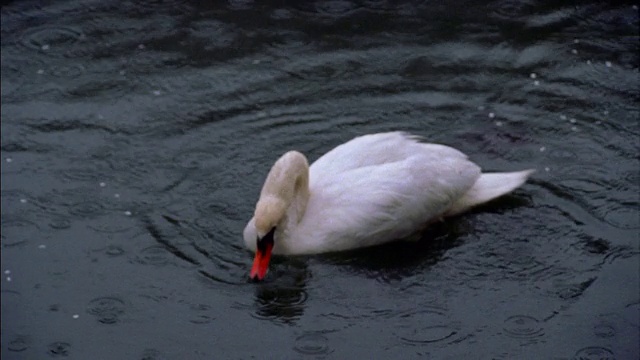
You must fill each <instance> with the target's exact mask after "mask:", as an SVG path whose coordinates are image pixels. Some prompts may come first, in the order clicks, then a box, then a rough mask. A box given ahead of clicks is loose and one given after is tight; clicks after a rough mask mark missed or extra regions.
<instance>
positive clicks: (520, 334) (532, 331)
mask: <svg viewBox="0 0 640 360" xmlns="http://www.w3.org/2000/svg"><path fill="white" fill-rule="evenodd" d="M504 324H505V325H504V331H505V332H506V334H507V335H508V336H510V337H515V338H524V339H530V338H534V337H537V336H541V335H542V334H543V331H542V326H540V323H539V321H538V320H537V319H536V318H534V317H532V316H527V315H515V316H511V317H509V318H507V320H505V321H504Z"/></svg>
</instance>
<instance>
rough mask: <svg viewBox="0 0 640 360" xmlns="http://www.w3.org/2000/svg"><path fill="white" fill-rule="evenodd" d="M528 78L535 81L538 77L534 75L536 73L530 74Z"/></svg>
mask: <svg viewBox="0 0 640 360" xmlns="http://www.w3.org/2000/svg"><path fill="white" fill-rule="evenodd" d="M529 77H530V78H532V79H535V78H537V77H538V75H536V73H531V75H529Z"/></svg>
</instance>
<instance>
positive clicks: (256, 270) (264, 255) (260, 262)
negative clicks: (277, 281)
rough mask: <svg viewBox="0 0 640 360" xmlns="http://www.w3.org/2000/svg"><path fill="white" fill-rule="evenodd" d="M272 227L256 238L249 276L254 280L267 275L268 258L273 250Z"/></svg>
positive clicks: (273, 230)
mask: <svg viewBox="0 0 640 360" xmlns="http://www.w3.org/2000/svg"><path fill="white" fill-rule="evenodd" d="M275 230H276V228H275V227H274V228H273V229H271V231H269V233H268V234H267V235H265V236H264V237H263V238H262V239H260V238H258V240H256V241H257V244H256V245H257V246H256V257H255V258H254V259H253V267H251V274H250V275H249V277H250V278H251V280H254V281H261V280H263V279H264V277H265V276H266V275H267V271H268V270H269V260H271V251H272V250H273V234H274V233H275Z"/></svg>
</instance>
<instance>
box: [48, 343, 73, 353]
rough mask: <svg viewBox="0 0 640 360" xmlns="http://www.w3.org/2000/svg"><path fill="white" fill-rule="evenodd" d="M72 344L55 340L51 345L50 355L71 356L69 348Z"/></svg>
mask: <svg viewBox="0 0 640 360" xmlns="http://www.w3.org/2000/svg"><path fill="white" fill-rule="evenodd" d="M70 347H71V345H70V344H69V343H66V342H60V341H58V342H54V343H53V344H50V345H49V355H51V356H69V348H70Z"/></svg>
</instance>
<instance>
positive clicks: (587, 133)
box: [0, 1, 640, 359]
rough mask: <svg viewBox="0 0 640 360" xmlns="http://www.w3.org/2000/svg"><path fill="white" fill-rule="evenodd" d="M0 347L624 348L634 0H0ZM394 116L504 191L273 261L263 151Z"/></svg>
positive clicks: (400, 354)
mask: <svg viewBox="0 0 640 360" xmlns="http://www.w3.org/2000/svg"><path fill="white" fill-rule="evenodd" d="M1 14H2V18H1V20H2V25H1V26H2V74H1V75H2V76H1V78H2V84H1V85H2V86H1V89H2V135H1V136H2V155H1V157H2V275H3V279H2V299H1V300H2V328H1V331H0V332H1V334H2V336H1V356H2V358H3V359H38V358H47V357H65V356H66V357H68V358H73V359H125V358H126V359H212V358H231V359H248V358H265V357H268V358H280V359H300V358H318V359H319V358H325V359H348V358H389V359H406V358H416V357H422V358H432V359H461V358H478V359H489V358H494V359H515V358H518V359H614V358H615V359H637V358H638V355H639V352H640V350H639V349H638V342H637V340H638V338H639V322H640V321H639V311H640V297H639V293H640V289H639V276H638V272H639V271H638V269H639V266H640V264H639V261H640V245H639V241H638V240H639V235H638V234H639V233H638V231H639V229H640V216H639V214H638V204H639V202H640V201H639V200H640V199H639V195H638V194H639V190H640V189H639V183H640V174H639V170H638V169H640V166H639V165H640V164H638V148H639V145H640V144H639V142H638V133H639V132H640V127H639V122H638V118H639V116H640V108H639V107H638V100H639V99H640V89H639V87H638V85H639V83H640V82H639V73H638V68H639V63H640V62H639V58H638V53H639V50H640V49H639V48H640V42H639V40H640V39H639V36H638V33H639V10H638V6H637V5H636V4H635V3H618V4H617V5H608V4H601V3H599V2H591V3H585V4H582V5H577V6H574V5H563V4H557V3H556V2H535V1H528V2H526V1H522V2H518V1H495V2H486V3H483V4H480V3H477V2H471V3H466V2H463V1H454V2H449V3H447V4H446V5H443V4H440V3H437V2H428V1H423V2H420V1H404V2H391V1H360V2H351V1H316V2H288V3H286V2H273V3H265V2H253V1H229V2H226V3H223V2H219V3H217V4H215V5H206V4H199V3H197V2H181V1H176V2H172V1H164V2H161V1H155V2H148V3H144V4H143V3H138V2H103V1H81V2H47V3H40V2H34V1H20V2H13V3H9V4H7V5H3V6H2V10H1ZM387 130H405V131H409V132H412V133H415V134H418V135H422V136H424V137H426V138H427V139H429V140H430V141H433V142H441V143H445V144H449V145H453V146H455V147H457V148H459V149H460V150H462V151H464V152H466V153H468V154H470V156H471V158H472V159H473V160H474V161H476V162H477V163H478V164H480V165H481V166H482V167H483V168H485V169H487V170H502V171H508V170H519V169H526V168H536V169H537V170H538V171H537V173H536V174H535V175H534V177H533V179H532V180H531V181H530V182H528V183H527V184H526V185H525V186H524V187H522V188H521V189H519V190H517V191H516V192H515V193H514V194H513V195H510V196H507V197H505V198H503V199H500V200H499V201H496V202H493V203H491V204H489V205H487V206H483V207H481V208H480V209H477V210H475V211H473V212H471V213H468V214H466V215H464V216H460V217H457V218H455V219H450V220H448V221H446V222H445V223H442V224H437V225H435V226H434V227H432V228H431V229H429V230H427V232H426V233H425V234H424V235H423V238H424V239H423V241H421V242H418V243H405V244H395V245H390V246H384V247H381V248H374V249H368V250H363V251H355V252H348V253H344V254H332V255H325V256H311V257H299V258H289V259H275V261H274V262H273V264H272V267H271V271H270V278H269V281H267V282H265V283H262V284H252V283H249V282H247V275H248V270H249V267H250V265H251V261H252V257H251V254H249V253H248V252H247V251H246V250H244V248H243V245H242V239H241V233H242V229H243V227H244V225H245V223H246V221H247V220H248V219H249V218H250V217H251V214H252V211H253V205H254V204H255V201H256V200H257V196H258V194H259V190H260V187H261V185H262V182H263V180H264V177H265V175H266V173H267V171H268V169H269V167H270V166H271V164H272V163H273V161H274V160H275V159H276V158H277V157H278V156H279V155H280V154H282V153H284V152H285V151H287V150H290V149H297V150H299V151H302V152H304V153H306V154H307V155H308V157H309V158H310V159H311V160H314V159H316V158H318V157H319V156H320V155H322V154H323V153H324V152H326V151H328V150H329V149H331V148H332V147H333V146H335V145H338V144H340V143H342V142H344V141H347V140H349V139H350V138H352V137H354V136H356V135H361V134H366V133H374V132H380V131H387Z"/></svg>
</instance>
